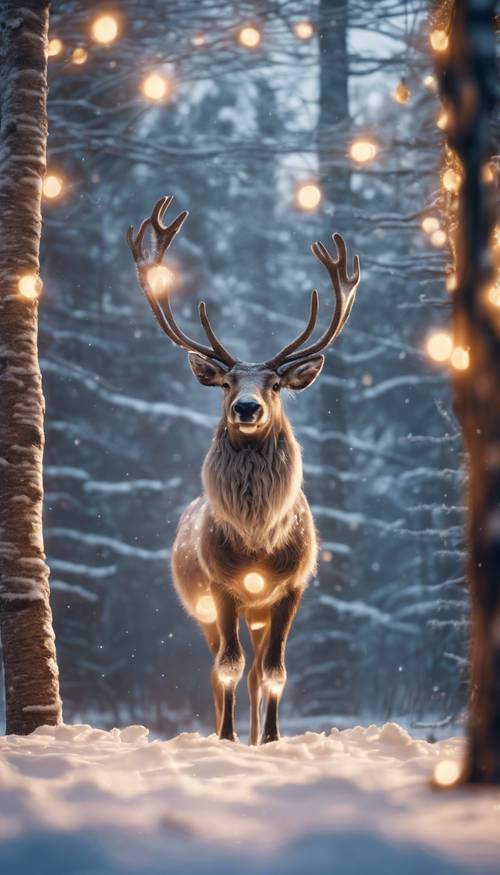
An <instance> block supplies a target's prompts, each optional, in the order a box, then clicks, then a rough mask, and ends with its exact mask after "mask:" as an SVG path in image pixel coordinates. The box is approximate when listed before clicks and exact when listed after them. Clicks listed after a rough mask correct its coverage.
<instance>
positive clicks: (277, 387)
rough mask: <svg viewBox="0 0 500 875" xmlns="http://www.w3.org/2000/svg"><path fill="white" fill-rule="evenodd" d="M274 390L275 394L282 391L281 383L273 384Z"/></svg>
mask: <svg viewBox="0 0 500 875" xmlns="http://www.w3.org/2000/svg"><path fill="white" fill-rule="evenodd" d="M272 388H273V392H279V390H280V389H281V386H280V384H279V383H273V387H272Z"/></svg>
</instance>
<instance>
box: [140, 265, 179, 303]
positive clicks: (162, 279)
mask: <svg viewBox="0 0 500 875" xmlns="http://www.w3.org/2000/svg"><path fill="white" fill-rule="evenodd" d="M146 275H147V278H148V283H149V285H150V286H151V289H152V291H153V292H154V293H155V295H161V294H162V292H165V291H166V290H167V288H168V287H169V285H171V284H172V279H173V274H172V271H171V270H169V269H168V267H165V265H164V264H155V265H154V267H150V268H149V269H148V272H147V274H146Z"/></svg>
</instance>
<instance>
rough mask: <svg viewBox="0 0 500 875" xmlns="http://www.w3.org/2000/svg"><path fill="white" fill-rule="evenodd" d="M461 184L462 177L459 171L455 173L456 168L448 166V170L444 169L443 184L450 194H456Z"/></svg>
mask: <svg viewBox="0 0 500 875" xmlns="http://www.w3.org/2000/svg"><path fill="white" fill-rule="evenodd" d="M461 185H462V177H461V175H460V173H457V171H456V170H453V168H451V167H449V168H448V170H445V172H444V173H443V186H444V188H445V189H446V191H449V192H451V194H457V192H459V191H460V186H461Z"/></svg>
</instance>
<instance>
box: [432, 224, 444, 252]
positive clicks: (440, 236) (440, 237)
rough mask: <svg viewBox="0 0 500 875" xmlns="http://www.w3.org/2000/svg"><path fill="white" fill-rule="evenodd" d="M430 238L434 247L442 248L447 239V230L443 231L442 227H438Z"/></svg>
mask: <svg viewBox="0 0 500 875" xmlns="http://www.w3.org/2000/svg"><path fill="white" fill-rule="evenodd" d="M430 239H431V244H432V246H434V249H442V247H443V246H444V244H445V243H446V240H447V237H446V231H443V229H442V228H438V229H437V231H433V232H432V234H431V238H430Z"/></svg>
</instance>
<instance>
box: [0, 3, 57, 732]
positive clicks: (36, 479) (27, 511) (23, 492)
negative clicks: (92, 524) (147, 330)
mask: <svg viewBox="0 0 500 875" xmlns="http://www.w3.org/2000/svg"><path fill="white" fill-rule="evenodd" d="M48 17H49V3H48V2H47V0H23V2H22V3H19V2H16V0H0V39H1V44H0V74H1V78H0V241H1V244H0V631H1V639H2V650H3V663H4V678H5V698H6V712H7V713H6V724H7V725H6V730H7V732H8V733H19V734H27V733H29V732H31V731H32V730H34V729H35V728H36V727H37V726H40V725H41V724H44V723H49V724H56V723H59V722H60V721H61V719H62V718H61V701H60V697H59V680H58V669H57V661H56V651H55V641H54V633H53V628H52V615H51V609H50V603H49V580H48V578H49V569H48V566H47V563H46V561H45V553H44V545H43V535H42V500H43V484H42V458H43V444H44V432H43V417H44V398H43V392H42V383H41V375H40V368H39V363H38V348H37V347H38V345H37V333H38V302H37V300H30V299H28V298H24V297H22V296H21V295H20V294H19V292H18V282H19V279H20V277H22V276H23V275H25V274H35V275H38V272H39V248H40V233H41V193H42V180H43V176H44V173H45V168H46V157H45V156H46V142H47V108H46V102H47V30H48Z"/></svg>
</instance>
